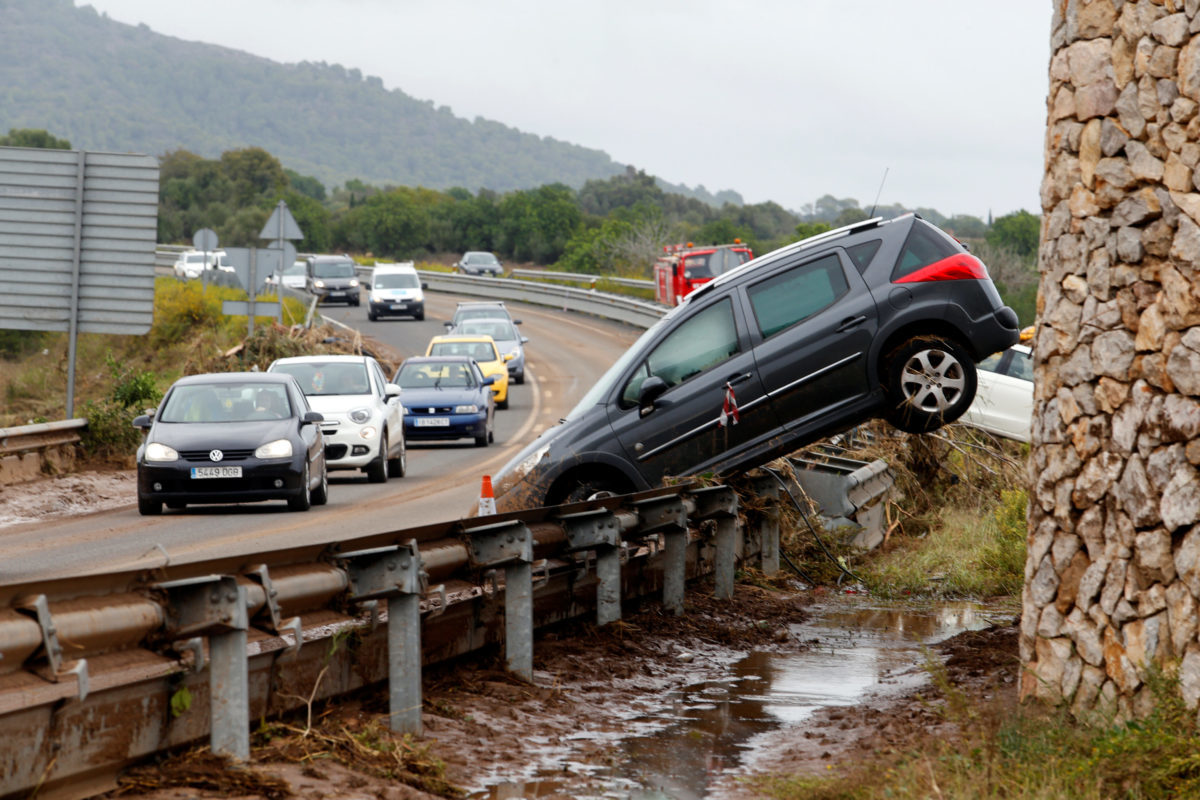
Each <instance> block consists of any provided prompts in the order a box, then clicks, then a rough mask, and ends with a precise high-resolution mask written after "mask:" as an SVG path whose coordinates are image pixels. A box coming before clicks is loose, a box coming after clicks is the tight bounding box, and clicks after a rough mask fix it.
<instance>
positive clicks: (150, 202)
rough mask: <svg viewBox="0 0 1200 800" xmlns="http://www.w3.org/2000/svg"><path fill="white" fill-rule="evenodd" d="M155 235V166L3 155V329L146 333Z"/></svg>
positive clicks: (148, 160)
mask: <svg viewBox="0 0 1200 800" xmlns="http://www.w3.org/2000/svg"><path fill="white" fill-rule="evenodd" d="M157 228H158V161H157V160H156V159H154V158H153V157H151V156H144V155H132V154H119V153H88V152H82V151H75V150H39V149H29V148H22V147H0V329H2V328H9V329H17V330H34V331H67V330H70V327H71V319H72V312H73V311H74V312H75V318H76V319H77V320H78V328H77V330H78V331H79V332H82V333H129V334H141V333H146V332H147V331H149V330H150V324H151V323H152V322H153V321H154V245H155V240H156V238H157Z"/></svg>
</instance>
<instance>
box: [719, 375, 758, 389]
mask: <svg viewBox="0 0 1200 800" xmlns="http://www.w3.org/2000/svg"><path fill="white" fill-rule="evenodd" d="M753 377H754V375H753V373H750V372H743V373H742V374H741V375H730V376H729V379H728V380H726V381H725V382H726V383H728V384H729V385H730V386H737V385H738V384H739V383H745V382H746V381H748V380H750V379H751V378H753Z"/></svg>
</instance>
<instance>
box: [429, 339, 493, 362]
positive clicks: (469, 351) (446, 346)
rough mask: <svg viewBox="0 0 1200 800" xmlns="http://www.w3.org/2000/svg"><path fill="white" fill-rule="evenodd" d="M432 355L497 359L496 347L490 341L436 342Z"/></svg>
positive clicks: (431, 351) (430, 349)
mask: <svg viewBox="0 0 1200 800" xmlns="http://www.w3.org/2000/svg"><path fill="white" fill-rule="evenodd" d="M429 355H431V356H466V357H467V358H473V359H475V360H476V361H496V360H497V359H498V356H497V355H496V348H495V347H493V346H492V344H491V343H490V342H434V343H433V346H431V347H430V348H429Z"/></svg>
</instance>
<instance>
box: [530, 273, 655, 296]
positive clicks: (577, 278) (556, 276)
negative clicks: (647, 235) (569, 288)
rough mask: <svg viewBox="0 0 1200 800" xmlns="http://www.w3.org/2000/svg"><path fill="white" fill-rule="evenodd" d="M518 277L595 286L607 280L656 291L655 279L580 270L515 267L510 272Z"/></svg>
mask: <svg viewBox="0 0 1200 800" xmlns="http://www.w3.org/2000/svg"><path fill="white" fill-rule="evenodd" d="M509 274H510V275H512V276H513V277H516V278H531V279H533V280H546V281H570V282H573V283H587V284H591V285H592V286H595V285H596V283H597V282H598V281H607V282H608V283H612V284H616V285H617V286H628V287H630V288H631V289H649V290H650V291H654V281H648V280H644V279H641V278H619V277H617V276H615V275H585V274H583V273H579V272H550V271H549V270H542V269H514V270H512V271H510V273H509Z"/></svg>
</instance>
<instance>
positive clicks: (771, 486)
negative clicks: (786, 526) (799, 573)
mask: <svg viewBox="0 0 1200 800" xmlns="http://www.w3.org/2000/svg"><path fill="white" fill-rule="evenodd" d="M753 486H754V493H755V494H756V495H757V496H758V497H759V498H761V499H762V500H764V501H765V502H766V503H767V508H766V509H764V510H761V511H759V512H758V520H757V526H756V527H757V528H758V552H759V560H760V563H761V567H762V571H763V574H764V575H768V576H770V575H775V574H777V573H778V572H779V484H778V483H776V481H775V479H774V478H772V477H770V476H768V477H766V478H763V479H761V480H757V481H755V482H754V484H753Z"/></svg>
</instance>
